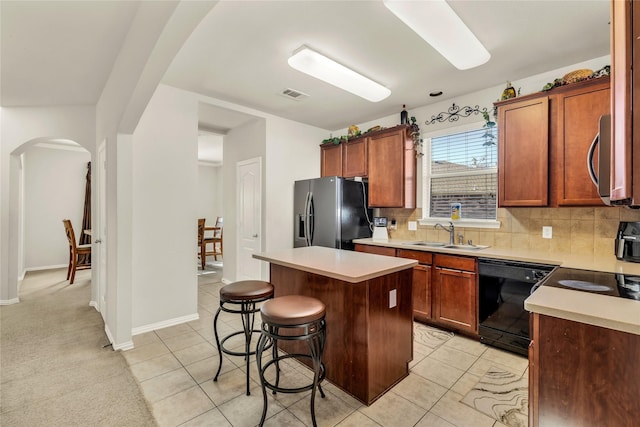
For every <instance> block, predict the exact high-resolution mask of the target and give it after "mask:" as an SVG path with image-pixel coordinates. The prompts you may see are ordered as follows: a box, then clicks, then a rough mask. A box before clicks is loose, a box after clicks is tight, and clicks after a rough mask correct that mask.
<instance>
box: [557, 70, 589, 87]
mask: <svg viewBox="0 0 640 427" xmlns="http://www.w3.org/2000/svg"><path fill="white" fill-rule="evenodd" d="M591 76H593V71H592V70H589V69H586V68H585V69H582V70H575V71H572V72H570V73H567V74H565V75H564V77H562V82H563V83H564V84H569V83H575V82H579V81H581V80H586V79H588V78H589V77H591Z"/></svg>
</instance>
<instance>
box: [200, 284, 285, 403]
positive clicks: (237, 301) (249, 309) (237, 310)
mask: <svg viewBox="0 0 640 427" xmlns="http://www.w3.org/2000/svg"><path fill="white" fill-rule="evenodd" d="M270 298H273V285H272V284H271V283H269V282H264V281H262V280H243V281H239V282H235V283H231V284H229V285H226V286H223V287H222V288H220V307H219V308H218V311H217V312H216V316H215V318H214V319H213V333H214V335H215V337H216V344H217V345H218V355H219V356H220V364H219V365H218V371H217V372H216V376H215V377H213V381H218V375H220V370H221V369H222V353H225V354H229V355H232V356H243V357H244V358H245V360H246V361H247V396H249V394H251V393H250V391H249V358H250V356H252V355H254V354H256V352H255V351H250V350H249V347H250V344H251V336H252V335H253V332H258V333H259V332H260V330H259V329H254V323H255V314H256V313H257V312H258V311H260V309H259V308H256V304H258V303H260V302H263V301H266V300H268V299H270ZM227 305H232V306H231V307H228V306H227ZM238 306H239V307H238ZM223 311H224V312H226V313H234V314H240V315H241V317H242V330H241V331H236V332H233V333H231V334H229V335H227V336H226V337H223V338H222V340H220V337H219V335H218V317H219V316H220V313H221V312H223ZM240 334H244V342H245V345H244V351H243V352H239V351H233V350H230V349H228V348H225V346H224V343H225V342H226V341H227V340H228V339H229V338H232V337H235V336H236V335H240Z"/></svg>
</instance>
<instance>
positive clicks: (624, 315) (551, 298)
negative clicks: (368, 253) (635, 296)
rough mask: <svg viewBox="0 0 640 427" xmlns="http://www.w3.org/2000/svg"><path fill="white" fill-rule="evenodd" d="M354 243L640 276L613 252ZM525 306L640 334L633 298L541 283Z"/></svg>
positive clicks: (639, 307) (639, 267)
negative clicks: (565, 251) (584, 252)
mask: <svg viewBox="0 0 640 427" xmlns="http://www.w3.org/2000/svg"><path fill="white" fill-rule="evenodd" d="M354 243H361V244H365V245H374V246H385V247H392V248H399V249H411V250H418V251H425V252H434V253H446V254H456V255H464V256H474V257H481V258H496V259H507V260H514V261H525V262H535V263H541V264H552V265H559V266H561V267H568V268H578V269H582V270H595V271H604V272H610V273H621V274H630V275H640V263H633V262H624V261H619V260H617V259H616V257H615V255H613V253H612V254H607V255H597V256H596V255H574V254H567V253H553V252H547V251H535V250H530V249H512V248H510V249H504V248H493V247H488V248H485V249H480V250H477V249H471V250H468V249H447V248H442V247H427V246H417V245H411V244H410V242H409V241H407V240H399V239H389V241H387V242H384V241H374V240H373V239H358V240H354ZM524 307H525V309H526V310H528V311H530V312H533V313H540V314H544V315H548V316H553V317H558V318H561V319H566V320H573V321H576V322H582V323H587V324H590V325H595V326H601V327H605V328H609V329H615V330H619V331H624V332H629V333H632V334H636V335H640V302H639V301H635V300H631V299H626V298H615V297H610V296H605V295H598V294H594V293H590V292H581V291H576V290H571V289H562V288H555V287H549V286H540V287H539V288H538V289H537V290H536V291H535V292H534V293H533V294H532V295H531V296H530V297H529V298H527V299H526V300H525V302H524Z"/></svg>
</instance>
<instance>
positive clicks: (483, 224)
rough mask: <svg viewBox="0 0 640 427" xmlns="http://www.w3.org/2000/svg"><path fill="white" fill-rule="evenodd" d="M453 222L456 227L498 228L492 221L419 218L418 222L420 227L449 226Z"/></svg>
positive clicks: (498, 222) (496, 221)
mask: <svg viewBox="0 0 640 427" xmlns="http://www.w3.org/2000/svg"><path fill="white" fill-rule="evenodd" d="M449 222H453V225H454V226H456V227H465V228H500V221H498V220H492V219H458V220H455V221H452V220H451V219H450V218H421V219H419V220H418V223H419V224H420V225H436V224H442V225H449Z"/></svg>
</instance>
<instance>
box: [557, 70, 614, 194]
mask: <svg viewBox="0 0 640 427" xmlns="http://www.w3.org/2000/svg"><path fill="white" fill-rule="evenodd" d="M566 88H567V89H568V90H567V91H564V92H561V93H558V94H557V95H554V96H553V97H552V98H551V105H552V107H551V110H552V116H554V117H555V126H552V129H553V132H554V135H553V136H552V144H551V145H552V147H553V148H552V154H551V169H552V173H553V179H552V181H553V182H554V187H553V188H554V191H553V196H552V199H553V200H552V204H553V205H554V206H555V205H557V206H604V204H603V203H602V200H601V199H600V197H599V196H598V191H597V188H596V186H595V185H593V183H592V182H591V178H590V177H589V172H588V170H587V166H586V165H587V153H588V151H589V146H590V145H591V143H592V141H593V140H594V138H595V137H596V135H597V134H598V131H599V129H598V121H599V118H600V116H602V115H605V114H609V112H610V91H609V78H608V77H602V78H599V79H594V80H589V81H585V82H581V83H575V84H573V85H571V86H566ZM596 157H597V155H596ZM595 160H596V164H597V158H596V159H595Z"/></svg>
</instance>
